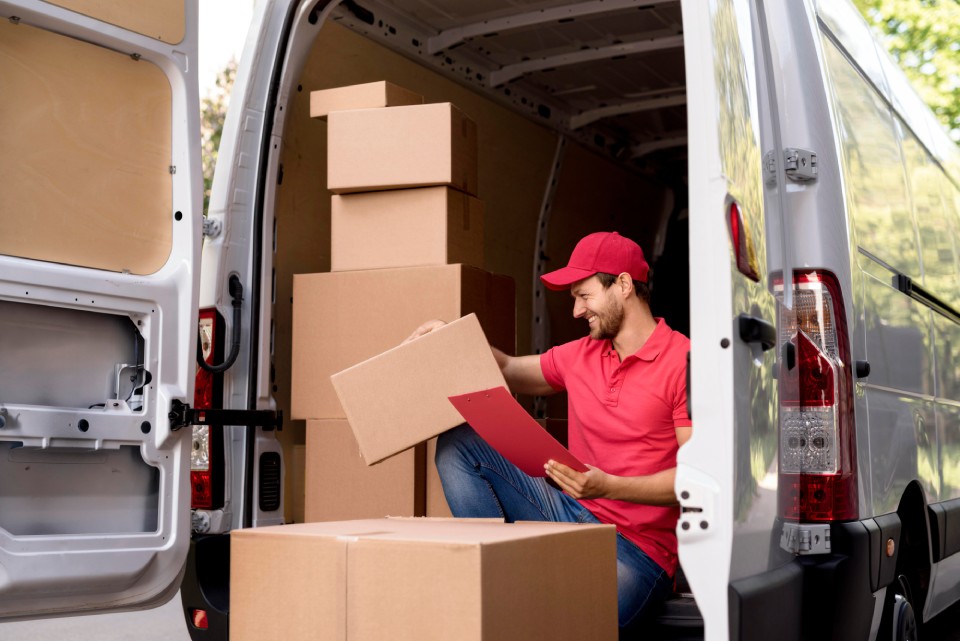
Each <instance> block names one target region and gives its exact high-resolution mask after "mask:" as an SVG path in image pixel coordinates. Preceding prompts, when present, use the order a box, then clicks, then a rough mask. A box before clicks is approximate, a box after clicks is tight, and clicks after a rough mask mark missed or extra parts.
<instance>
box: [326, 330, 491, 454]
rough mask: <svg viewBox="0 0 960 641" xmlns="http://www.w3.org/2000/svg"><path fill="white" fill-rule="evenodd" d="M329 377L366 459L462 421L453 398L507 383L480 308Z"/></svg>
mask: <svg viewBox="0 0 960 641" xmlns="http://www.w3.org/2000/svg"><path fill="white" fill-rule="evenodd" d="M330 380H331V382H333V387H334V389H335V390H336V393H337V397H338V398H339V399H340V403H341V404H342V406H343V409H344V411H345V412H346V414H347V422H349V423H350V428H351V429H352V430H353V435H354V436H356V437H357V443H359V444H360V451H361V452H363V457H364V459H365V460H366V461H367V463H368V464H373V463H376V462H378V461H382V460H383V459H385V458H387V457H388V456H393V455H394V454H396V453H397V452H402V451H403V450H405V449H407V448H408V447H413V446H414V445H419V444H420V443H425V442H426V441H428V440H430V439H431V438H433V437H434V436H436V435H437V434H441V433H443V432H446V431H447V430H449V429H450V428H452V427H456V426H457V425H460V424H461V423H463V417H462V416H460V413H459V412H458V411H457V410H456V408H455V407H454V406H453V405H452V404H451V403H450V401H449V399H448V398H447V397H449V396H453V395H455V394H466V393H468V392H474V391H477V390H482V389H489V388H491V387H497V386H500V385H502V386H504V387H505V386H506V381H504V379H503V374H502V373H501V372H500V367H499V366H498V365H497V361H496V360H495V359H494V357H493V352H491V351H490V345H489V344H488V343H487V338H486V336H484V334H483V330H482V329H481V328H480V323H479V322H478V321H477V317H476V315H474V314H468V315H467V316H464V317H463V318H461V319H459V320H455V321H453V322H452V323H449V324H447V325H444V326H443V327H441V328H439V329H435V330H433V331H432V332H430V333H429V334H426V335H425V336H421V337H420V338H418V339H416V340H414V341H411V342H409V343H406V344H403V345H399V346H397V347H394V348H393V349H390V350H388V351H386V352H384V353H383V354H380V355H378V356H374V357H373V358H371V359H369V360H366V361H364V362H362V363H359V364H358V365H354V366H353V367H350V368H348V369H345V370H343V371H342V372H338V373H336V374H334V375H333V376H331V377H330Z"/></svg>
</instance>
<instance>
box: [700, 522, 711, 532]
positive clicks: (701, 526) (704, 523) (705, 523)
mask: <svg viewBox="0 0 960 641" xmlns="http://www.w3.org/2000/svg"><path fill="white" fill-rule="evenodd" d="M708 527H710V524H709V523H707V522H706V521H700V529H701V530H706V529H707V528H708Z"/></svg>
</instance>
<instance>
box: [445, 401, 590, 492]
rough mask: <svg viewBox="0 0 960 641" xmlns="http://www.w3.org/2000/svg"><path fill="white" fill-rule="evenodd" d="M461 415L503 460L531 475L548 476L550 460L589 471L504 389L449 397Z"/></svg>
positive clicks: (580, 470)
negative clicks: (544, 468)
mask: <svg viewBox="0 0 960 641" xmlns="http://www.w3.org/2000/svg"><path fill="white" fill-rule="evenodd" d="M448 398H449V399H450V402H451V403H453V406H454V407H455V408H457V411H458V412H460V415H461V416H463V418H464V419H465V420H466V421H467V423H469V424H470V427H472V428H473V429H474V431H476V432H477V434H479V435H480V436H482V437H483V440H485V441H486V442H487V443H489V444H490V445H491V446H492V447H493V448H494V449H495V450H497V451H498V452H500V454H502V455H503V457H504V458H506V459H507V460H508V461H510V462H511V463H513V464H514V465H516V466H517V467H518V468H520V470H522V471H523V472H525V473H526V474H528V475H530V476H546V473H545V472H544V470H543V466H544V464H546V462H547V461H549V460H550V459H553V460H554V461H557V462H558V463H563V464H564V465H567V466H569V467H571V468H573V469H575V470H576V471H578V472H586V471H587V470H588V469H589V468H587V466H586V465H584V464H583V463H581V462H580V461H579V460H578V459H577V457H575V456H574V455H573V454H571V453H570V451H569V450H567V448H565V447H564V446H563V445H561V444H560V442H559V441H557V439H555V438H553V437H552V436H550V434H549V433H548V432H547V431H546V430H545V429H543V428H542V427H540V424H539V423H537V422H536V421H535V420H533V418H532V417H531V416H530V415H529V414H527V411H526V410H525V409H523V407H521V406H520V403H518V402H517V401H516V399H514V398H513V396H511V395H510V392H508V391H507V388H505V387H502V386H501V387H494V388H491V389H487V390H480V391H479V392H471V393H469V394H460V395H458V396H450V397H448Z"/></svg>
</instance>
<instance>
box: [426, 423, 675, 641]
mask: <svg viewBox="0 0 960 641" xmlns="http://www.w3.org/2000/svg"><path fill="white" fill-rule="evenodd" d="M436 462H437V470H438V471H439V472H440V481H441V483H442V484H443V493H444V494H445V495H446V497H447V503H448V504H449V505H450V510H451V511H452V512H453V515H454V516H457V517H475V518H476V517H488V518H489V517H494V518H498V517H499V518H503V519H504V520H506V521H507V522H513V521H557V522H565V523H599V522H600V521H598V520H597V518H596V517H595V516H594V515H593V514H592V513H591V512H590V510H588V509H587V508H585V507H583V506H582V505H581V504H580V503H579V502H578V501H577V500H576V499H574V498H571V497H570V496H568V495H567V494H564V493H563V492H561V491H560V490H558V489H556V488H554V487H553V486H551V485H549V484H548V483H547V482H546V479H544V478H533V477H530V476H527V475H526V474H524V473H523V472H521V471H520V470H519V469H518V468H517V467H516V466H515V465H514V464H513V463H510V462H509V461H507V460H506V459H505V458H503V457H502V456H501V455H500V454H499V453H498V452H497V451H496V450H494V449H493V448H492V447H490V445H488V444H487V442H486V441H484V440H483V439H482V438H481V437H480V436H479V435H478V434H477V433H476V432H474V431H473V428H472V427H470V426H469V425H466V424H464V425H461V426H459V427H456V428H454V429H452V430H450V431H449V432H446V433H444V434H441V435H440V438H439V440H438V441H437V456H436ZM671 589H672V581H671V579H670V577H669V575H668V574H667V573H666V571H665V570H664V569H663V568H661V567H660V566H659V565H657V564H656V563H655V562H654V561H653V560H652V559H651V558H650V557H649V556H647V555H646V553H645V552H644V551H643V550H641V549H640V548H639V547H637V546H636V545H635V544H634V543H633V542H631V541H629V540H628V539H626V538H625V537H624V536H623V535H622V534H619V533H618V534H617V608H618V618H619V623H620V630H621V633H624V632H627V631H632V629H633V628H634V626H636V625H637V624H639V623H642V620H643V618H644V615H647V614H650V613H651V612H654V611H656V608H657V606H659V604H660V603H661V602H662V601H663V599H664V598H666V597H667V595H669V594H670V591H671Z"/></svg>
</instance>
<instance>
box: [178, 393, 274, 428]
mask: <svg viewBox="0 0 960 641" xmlns="http://www.w3.org/2000/svg"><path fill="white" fill-rule="evenodd" d="M167 418H169V419H170V430H171V431H173V432H176V431H177V430H179V429H181V428H184V427H187V426H188V425H201V426H203V425H207V426H214V427H222V426H224V425H246V426H248V427H262V428H263V429H265V430H280V429H283V412H281V411H273V410H221V409H194V408H192V407H190V406H189V405H187V404H186V403H184V402H182V401H179V400H177V399H174V400H173V403H171V404H170V412H169V413H168V414H167Z"/></svg>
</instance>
